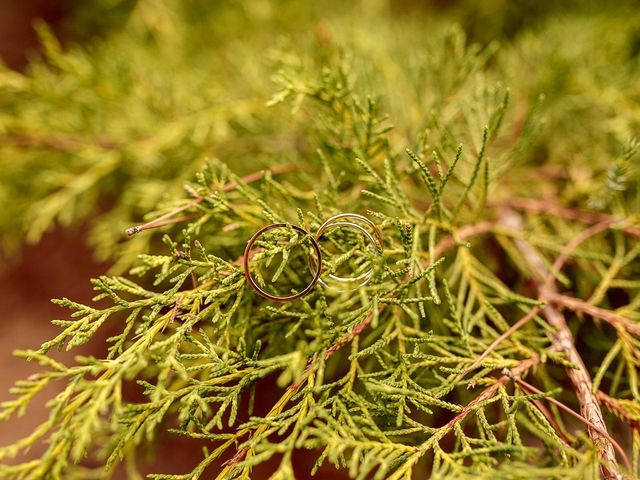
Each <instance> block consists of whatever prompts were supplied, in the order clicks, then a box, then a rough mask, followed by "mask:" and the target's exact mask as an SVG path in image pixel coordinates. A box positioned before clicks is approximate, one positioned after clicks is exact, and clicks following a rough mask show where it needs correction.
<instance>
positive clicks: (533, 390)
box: [513, 376, 631, 471]
mask: <svg viewBox="0 0 640 480" xmlns="http://www.w3.org/2000/svg"><path fill="white" fill-rule="evenodd" d="M513 380H514V382H516V383H517V384H518V385H519V386H520V387H521V388H522V389H523V390H525V391H529V392H531V393H535V394H538V395H544V392H543V391H542V390H540V389H538V388H536V387H534V386H533V385H531V384H530V383H527V382H525V381H524V380H522V379H520V378H518V377H516V376H514V377H513ZM545 398H546V399H547V400H548V401H549V402H551V403H553V404H554V405H555V406H557V407H558V408H560V409H561V410H564V411H565V412H567V413H568V414H570V415H573V416H574V417H575V418H577V419H578V420H580V421H581V422H583V423H585V424H586V425H588V426H589V427H590V428H592V429H593V430H595V431H596V432H598V433H599V434H600V435H602V436H604V437H605V438H606V439H607V440H609V442H611V444H612V445H613V446H614V448H615V449H616V450H617V451H618V453H619V454H620V458H622V461H623V462H624V464H625V467H626V468H627V470H629V471H630V470H631V463H630V462H629V458H628V457H627V454H626V453H625V451H624V449H623V448H622V447H621V446H620V444H619V443H618V442H617V441H616V440H615V439H614V438H613V437H612V436H611V435H609V432H607V431H606V429H602V428H600V427H598V426H597V425H596V424H595V423H593V422H591V421H589V420H588V419H587V418H585V417H583V416H582V415H580V414H579V413H577V412H574V411H573V410H571V409H570V408H569V407H567V406H566V405H565V404H564V403H562V402H560V401H558V400H556V399H555V398H553V397H549V396H546V397H545Z"/></svg>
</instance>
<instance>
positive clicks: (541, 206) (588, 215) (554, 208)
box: [502, 198, 640, 238]
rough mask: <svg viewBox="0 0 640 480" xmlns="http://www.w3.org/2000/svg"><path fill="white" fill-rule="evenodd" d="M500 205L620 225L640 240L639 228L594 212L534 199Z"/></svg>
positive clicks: (569, 218)
mask: <svg viewBox="0 0 640 480" xmlns="http://www.w3.org/2000/svg"><path fill="white" fill-rule="evenodd" d="M502 205H504V206H508V207H511V208H514V209H516V210H525V211H527V212H534V213H546V214H552V215H555V216H558V217H562V218H566V219H567V220H578V221H579V222H583V223H589V224H594V223H600V222H610V224H612V225H613V224H616V223H618V224H620V225H621V230H623V231H624V232H625V233H627V234H629V235H632V236H634V237H638V238H640V228H639V227H636V226H634V225H628V222H626V221H625V220H624V219H620V218H616V217H613V216H611V215H605V214H602V213H596V212H585V211H582V210H576V209H573V208H569V207H564V206H562V205H559V204H558V203H556V202H554V201H550V200H537V199H534V198H514V199H511V200H507V201H506V202H503V203H502Z"/></svg>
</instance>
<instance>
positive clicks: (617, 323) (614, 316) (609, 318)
mask: <svg viewBox="0 0 640 480" xmlns="http://www.w3.org/2000/svg"><path fill="white" fill-rule="evenodd" d="M546 298H547V300H549V301H550V302H552V303H554V304H556V305H560V306H562V307H565V308H569V309H571V310H573V311H576V312H583V313H586V314H587V315H589V316H591V317H594V318H599V319H601V320H604V321H605V322H607V323H609V324H611V325H613V326H614V327H616V328H623V329H624V330H626V331H627V332H629V333H631V334H632V335H635V336H637V337H640V324H637V323H635V322H633V321H631V320H629V319H628V318H625V317H623V316H622V315H620V314H619V313H616V312H612V311H611V310H607V309H604V308H600V307H597V306H595V305H593V304H591V303H589V302H585V301H584V300H580V299H579V298H574V297H569V296H567V295H562V294H560V293H557V292H547V295H546Z"/></svg>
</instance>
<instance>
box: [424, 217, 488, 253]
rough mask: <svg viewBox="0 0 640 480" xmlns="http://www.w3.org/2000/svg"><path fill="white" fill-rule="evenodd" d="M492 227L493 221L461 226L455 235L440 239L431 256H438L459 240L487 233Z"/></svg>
mask: <svg viewBox="0 0 640 480" xmlns="http://www.w3.org/2000/svg"><path fill="white" fill-rule="evenodd" d="M494 227H495V224H494V223H493V222H480V223H476V224H474V225H467V226H466V227H462V228H461V229H459V230H458V231H457V232H456V234H455V235H449V236H447V237H445V238H444V239H442V240H441V241H440V242H439V243H438V244H437V245H436V246H435V248H434V249H433V253H432V257H433V258H438V257H440V256H442V254H444V253H445V252H446V251H447V250H449V249H450V248H451V247H453V246H455V245H456V244H458V243H459V242H461V241H464V240H468V239H469V238H471V237H476V236H478V235H483V234H485V233H489V232H490V231H491V230H493V228H494Z"/></svg>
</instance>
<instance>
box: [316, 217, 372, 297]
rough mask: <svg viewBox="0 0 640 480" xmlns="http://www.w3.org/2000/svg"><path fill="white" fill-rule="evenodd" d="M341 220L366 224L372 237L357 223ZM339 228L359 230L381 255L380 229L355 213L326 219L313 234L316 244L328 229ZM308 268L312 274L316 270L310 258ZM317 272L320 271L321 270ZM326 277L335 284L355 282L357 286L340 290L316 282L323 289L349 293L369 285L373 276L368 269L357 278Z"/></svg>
mask: <svg viewBox="0 0 640 480" xmlns="http://www.w3.org/2000/svg"><path fill="white" fill-rule="evenodd" d="M343 219H354V220H358V221H360V222H362V223H365V224H367V225H368V226H369V227H371V229H372V230H373V235H372V234H371V233H370V232H369V231H368V230H367V229H365V228H364V227H363V226H362V225H358V224H357V223H354V222H346V221H340V220H343ZM339 227H351V228H355V229H356V230H359V231H360V232H361V233H362V234H363V235H364V236H365V237H366V238H367V240H369V243H370V244H371V246H372V247H373V248H374V249H375V251H376V253H377V254H378V255H380V254H381V252H382V250H383V248H384V240H383V239H382V233H381V232H380V229H379V228H378V227H377V225H376V224H375V223H373V222H372V221H371V220H369V219H368V218H367V217H364V216H362V215H358V214H357V213H341V214H339V215H334V216H333V217H331V218H329V219H327V220H326V221H325V222H324V223H323V224H322V225H320V228H318V231H317V232H316V234H315V240H316V242H319V241H320V238H321V237H322V236H323V235H324V234H325V233H326V232H327V231H329V230H330V229H332V228H339ZM376 243H377V245H376ZM309 267H310V269H311V271H312V272H314V271H315V270H316V265H314V264H313V263H312V259H311V257H309ZM318 270H322V268H320V269H318ZM328 276H329V278H331V280H333V281H335V282H339V283H356V282H357V285H355V286H354V287H352V288H345V289H340V288H336V287H335V286H329V285H328V284H327V283H326V282H325V281H324V280H322V278H319V279H318V282H319V283H320V285H322V286H323V287H324V288H332V289H334V290H339V291H349V290H355V289H357V288H360V287H363V286H365V285H366V284H367V283H369V281H370V280H371V277H372V276H373V269H369V270H367V271H366V272H363V273H361V274H360V275H358V276H357V277H340V276H337V275H334V274H332V273H330V274H329V275H328Z"/></svg>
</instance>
